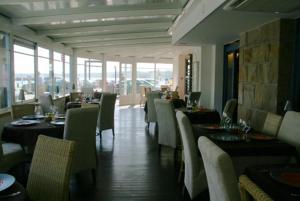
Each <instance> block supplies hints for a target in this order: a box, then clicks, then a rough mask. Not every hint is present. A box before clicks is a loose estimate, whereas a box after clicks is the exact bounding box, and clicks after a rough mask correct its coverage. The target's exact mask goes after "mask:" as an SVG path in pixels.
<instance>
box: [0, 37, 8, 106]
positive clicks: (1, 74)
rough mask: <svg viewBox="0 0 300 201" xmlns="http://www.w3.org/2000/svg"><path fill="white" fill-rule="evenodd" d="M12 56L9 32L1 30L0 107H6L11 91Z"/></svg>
mask: <svg viewBox="0 0 300 201" xmlns="http://www.w3.org/2000/svg"><path fill="white" fill-rule="evenodd" d="M9 83H10V57H9V37H8V34H6V33H3V32H0V109H1V108H6V107H7V106H8V103H9V96H8V94H9V93H10V88H9V86H10V84H9Z"/></svg>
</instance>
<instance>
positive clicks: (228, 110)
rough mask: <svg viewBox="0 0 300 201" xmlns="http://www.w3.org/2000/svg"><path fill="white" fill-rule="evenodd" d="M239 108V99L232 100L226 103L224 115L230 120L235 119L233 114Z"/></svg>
mask: <svg viewBox="0 0 300 201" xmlns="http://www.w3.org/2000/svg"><path fill="white" fill-rule="evenodd" d="M236 107H237V99H234V98H233V99H230V100H228V101H227V102H226V104H225V107H224V110H223V115H222V116H226V117H229V118H231V119H232V118H233V114H234V112H235V111H236Z"/></svg>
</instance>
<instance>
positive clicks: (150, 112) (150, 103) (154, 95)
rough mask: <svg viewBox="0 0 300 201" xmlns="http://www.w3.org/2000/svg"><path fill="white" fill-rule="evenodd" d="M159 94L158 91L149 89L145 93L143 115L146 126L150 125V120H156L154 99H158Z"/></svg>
mask: <svg viewBox="0 0 300 201" xmlns="http://www.w3.org/2000/svg"><path fill="white" fill-rule="evenodd" d="M160 97H161V94H160V92H158V91H151V92H148V93H146V100H147V114H146V116H145V120H146V122H147V123H148V128H149V126H150V122H154V123H156V122H157V117H156V109H155V105H154V99H160Z"/></svg>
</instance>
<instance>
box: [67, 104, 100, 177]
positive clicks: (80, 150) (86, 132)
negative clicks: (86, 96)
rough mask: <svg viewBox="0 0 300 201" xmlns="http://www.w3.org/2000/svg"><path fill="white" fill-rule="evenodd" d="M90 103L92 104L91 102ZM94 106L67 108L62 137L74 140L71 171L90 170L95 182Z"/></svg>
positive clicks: (95, 125) (95, 112)
mask: <svg viewBox="0 0 300 201" xmlns="http://www.w3.org/2000/svg"><path fill="white" fill-rule="evenodd" d="M91 105H92V104H91ZM92 106H94V107H86V108H74V109H69V110H68V111H67V114H66V123H65V128H64V139H67V140H73V141H75V142H76V150H75V153H74V161H73V163H72V173H73V174H75V173H78V172H80V171H83V170H92V174H93V179H94V182H95V179H96V177H95V175H96V174H95V173H96V165H97V153H96V138H95V135H96V127H97V117H98V107H97V105H92Z"/></svg>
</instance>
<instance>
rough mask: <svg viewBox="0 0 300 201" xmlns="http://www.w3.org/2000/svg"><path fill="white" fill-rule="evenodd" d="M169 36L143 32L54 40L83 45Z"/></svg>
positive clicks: (164, 33) (161, 33)
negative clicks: (94, 42) (84, 43)
mask: <svg viewBox="0 0 300 201" xmlns="http://www.w3.org/2000/svg"><path fill="white" fill-rule="evenodd" d="M166 36H169V35H168V33H167V32H165V31H164V32H142V33H126V34H105V35H92V36H74V37H62V38H55V39H53V41H54V42H58V43H81V42H92V41H110V40H124V39H140V38H158V37H166Z"/></svg>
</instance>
